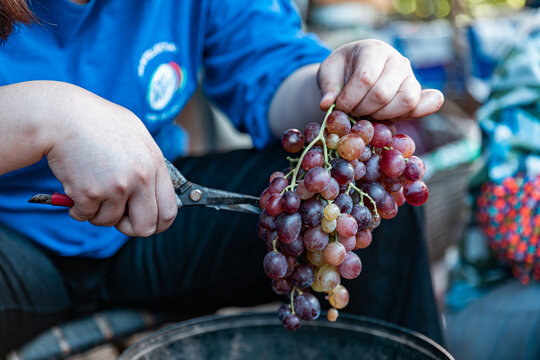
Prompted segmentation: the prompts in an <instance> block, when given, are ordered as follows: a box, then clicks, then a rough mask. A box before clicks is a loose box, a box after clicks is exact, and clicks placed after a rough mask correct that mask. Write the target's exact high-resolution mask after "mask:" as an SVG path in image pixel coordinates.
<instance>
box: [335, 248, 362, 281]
mask: <svg viewBox="0 0 540 360" xmlns="http://www.w3.org/2000/svg"><path fill="white" fill-rule="evenodd" d="M338 271H339V274H340V275H341V277H342V278H345V279H354V278H356V277H357V276H358V275H360V272H361V271H362V262H361V261H360V258H359V257H358V255H356V254H355V253H353V252H352V251H349V252H348V253H347V254H346V255H345V260H343V262H342V263H341V265H339V267H338Z"/></svg>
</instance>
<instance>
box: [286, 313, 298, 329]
mask: <svg viewBox="0 0 540 360" xmlns="http://www.w3.org/2000/svg"><path fill="white" fill-rule="evenodd" d="M283 327H284V328H285V330H287V331H291V332H295V331H296V330H298V329H299V328H300V318H299V317H298V315H296V314H290V315H289V316H287V317H286V318H285V319H283Z"/></svg>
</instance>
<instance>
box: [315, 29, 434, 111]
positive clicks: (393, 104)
mask: <svg viewBox="0 0 540 360" xmlns="http://www.w3.org/2000/svg"><path fill="white" fill-rule="evenodd" d="M318 82H319V87H320V90H321V93H322V95H323V96H322V98H321V101H320V107H321V109H322V110H327V109H328V108H329V107H330V105H332V104H333V103H334V102H335V103H336V108H337V109H338V110H342V111H343V112H345V113H349V114H351V115H353V116H368V115H369V116H370V117H371V118H372V119H375V120H385V119H401V118H419V117H422V116H426V115H429V114H431V113H434V112H436V111H437V110H439V108H440V107H441V106H442V104H443V101H444V97H443V95H442V93H441V92H440V91H438V90H433V89H428V90H422V89H421V87H420V84H419V83H418V81H417V80H416V78H415V77H414V74H413V71H412V69H411V65H410V62H409V60H408V59H407V58H405V57H403V56H402V55H401V54H400V53H399V52H398V51H396V50H395V49H394V48H392V47H391V46H390V45H388V44H386V43H383V42H381V41H378V40H360V41H356V42H352V43H349V44H346V45H344V46H342V47H340V48H338V49H337V50H335V51H334V52H333V53H332V54H330V56H329V57H328V58H327V59H326V60H325V61H324V62H323V63H322V64H321V66H320V68H319V72H318Z"/></svg>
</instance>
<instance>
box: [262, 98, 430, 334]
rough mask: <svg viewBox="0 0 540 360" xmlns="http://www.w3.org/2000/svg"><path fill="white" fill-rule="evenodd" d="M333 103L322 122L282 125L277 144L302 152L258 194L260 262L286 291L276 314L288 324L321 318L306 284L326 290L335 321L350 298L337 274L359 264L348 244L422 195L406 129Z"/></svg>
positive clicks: (350, 275)
mask: <svg viewBox="0 0 540 360" xmlns="http://www.w3.org/2000/svg"><path fill="white" fill-rule="evenodd" d="M333 107H334V106H332V107H331V108H330V109H329V110H328V112H327V114H326V117H325V119H324V121H323V122H322V124H321V125H319V124H318V123H310V124H308V125H307V126H306V127H305V128H304V131H303V132H301V131H299V130H297V129H289V130H287V131H285V132H284V134H283V137H282V139H281V144H282V146H283V148H284V149H285V150H286V151H287V152H289V153H298V152H300V151H302V152H301V155H300V157H298V158H290V157H288V158H287V159H288V160H289V161H290V165H291V166H290V168H289V169H287V170H286V171H284V172H280V171H276V172H274V173H273V174H272V175H271V176H270V183H269V186H268V188H266V189H265V190H264V191H263V193H262V194H261V197H260V207H261V209H262V212H261V214H260V217H259V223H258V225H257V234H258V236H259V238H261V239H262V240H264V241H265V242H266V245H267V248H268V251H269V252H268V253H267V254H266V256H265V257H264V261H263V267H264V271H265V273H266V274H267V275H268V277H270V278H271V279H272V289H273V290H274V292H275V293H276V294H278V295H284V296H288V299H289V301H288V302H287V303H285V304H283V305H282V306H281V308H280V309H279V311H278V316H279V318H280V320H281V321H282V322H283V325H284V327H285V328H286V329H287V330H289V331H296V330H297V329H298V328H299V327H300V320H308V321H309V320H315V319H317V318H318V317H319V315H320V312H321V305H320V303H319V301H318V299H317V298H316V297H315V296H314V295H313V294H312V293H311V290H313V291H315V292H319V293H326V294H327V296H326V298H327V299H328V301H329V303H330V305H331V308H330V310H329V311H328V313H327V317H328V320H330V321H335V320H336V319H337V317H338V309H342V308H344V307H345V306H346V305H347V304H348V302H349V292H348V290H347V289H346V288H345V287H344V286H343V285H341V284H340V282H341V278H345V279H354V278H356V277H357V276H358V275H359V274H360V272H361V270H362V262H361V261H360V258H359V257H358V255H357V254H356V253H355V252H354V250H357V249H363V248H366V247H367V246H368V245H369V244H370V243H371V232H372V230H373V229H375V228H376V227H377V226H379V224H380V222H381V218H383V219H392V218H393V217H395V216H396V214H397V212H398V207H399V206H401V205H403V204H404V203H405V202H408V203H409V204H411V205H422V204H423V203H425V202H426V201H427V198H428V190H427V187H426V184H425V183H424V182H423V181H422V180H420V179H421V178H422V176H423V175H424V171H425V167H424V163H423V162H422V160H421V159H420V158H418V157H417V156H414V155H413V153H414V150H415V143H414V141H413V140H412V139H411V138H410V137H409V136H407V135H404V134H396V133H395V127H394V126H393V125H392V123H390V122H388V121H382V122H372V121H369V120H355V119H353V118H352V117H350V116H348V115H347V114H346V113H344V112H341V111H337V110H333Z"/></svg>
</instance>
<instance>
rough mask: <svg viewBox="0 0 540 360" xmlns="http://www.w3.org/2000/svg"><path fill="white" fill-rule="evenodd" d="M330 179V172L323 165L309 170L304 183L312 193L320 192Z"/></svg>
mask: <svg viewBox="0 0 540 360" xmlns="http://www.w3.org/2000/svg"><path fill="white" fill-rule="evenodd" d="M329 181H330V174H329V173H328V171H326V169H324V168H322V167H315V168H313V169H311V170H309V171H308V172H307V173H306V175H305V176H304V185H305V186H306V188H307V189H308V190H309V191H310V192H312V193H320V192H321V191H323V190H324V189H325V188H326V187H327V186H328V182H329Z"/></svg>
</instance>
